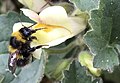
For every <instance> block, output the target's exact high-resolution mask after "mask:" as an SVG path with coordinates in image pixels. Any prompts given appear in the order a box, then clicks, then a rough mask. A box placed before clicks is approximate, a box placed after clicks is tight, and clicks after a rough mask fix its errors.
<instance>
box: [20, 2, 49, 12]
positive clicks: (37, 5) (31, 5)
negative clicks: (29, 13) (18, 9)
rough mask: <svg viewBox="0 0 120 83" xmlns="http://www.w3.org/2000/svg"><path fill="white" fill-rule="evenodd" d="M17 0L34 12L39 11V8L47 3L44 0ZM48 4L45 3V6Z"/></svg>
mask: <svg viewBox="0 0 120 83" xmlns="http://www.w3.org/2000/svg"><path fill="white" fill-rule="evenodd" d="M18 1H19V2H20V3H22V4H23V5H24V6H26V7H28V8H29V9H31V10H33V11H35V12H40V10H41V8H42V7H43V6H44V5H46V3H47V2H46V1H45V0H18ZM48 6H49V5H48V4H47V5H46V6H45V7H48Z"/></svg>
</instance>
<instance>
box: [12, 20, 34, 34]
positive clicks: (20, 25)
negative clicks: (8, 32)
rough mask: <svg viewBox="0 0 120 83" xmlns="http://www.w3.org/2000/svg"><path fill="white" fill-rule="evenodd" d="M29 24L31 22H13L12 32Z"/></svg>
mask: <svg viewBox="0 0 120 83" xmlns="http://www.w3.org/2000/svg"><path fill="white" fill-rule="evenodd" d="M31 25H32V23H28V22H18V23H15V24H14V25H13V32H16V31H19V30H20V29H21V28H23V27H24V26H26V27H29V26H31Z"/></svg>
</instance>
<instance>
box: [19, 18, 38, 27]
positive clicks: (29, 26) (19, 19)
mask: <svg viewBox="0 0 120 83" xmlns="http://www.w3.org/2000/svg"><path fill="white" fill-rule="evenodd" d="M18 19H19V21H20V23H21V25H22V26H23V27H26V26H25V25H23V24H22V21H21V19H20V18H18ZM35 24H36V23H34V24H32V25H30V26H29V27H27V28H30V27H32V26H34V25H35Z"/></svg>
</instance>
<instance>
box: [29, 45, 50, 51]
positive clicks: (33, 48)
mask: <svg viewBox="0 0 120 83" xmlns="http://www.w3.org/2000/svg"><path fill="white" fill-rule="evenodd" d="M42 46H48V45H39V46H36V47H32V48H30V49H28V52H34V51H35V50H36V49H39V48H41V47H42Z"/></svg>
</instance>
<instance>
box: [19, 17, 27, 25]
mask: <svg viewBox="0 0 120 83" xmlns="http://www.w3.org/2000/svg"><path fill="white" fill-rule="evenodd" d="M18 19H19V21H20V23H21V25H22V26H23V27H26V26H25V25H23V24H22V21H21V19H20V18H18Z"/></svg>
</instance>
